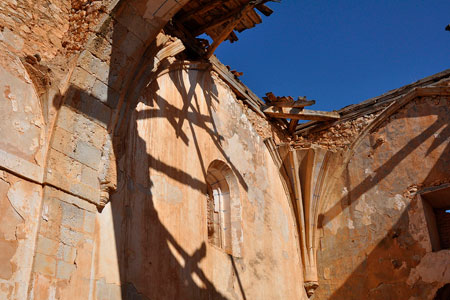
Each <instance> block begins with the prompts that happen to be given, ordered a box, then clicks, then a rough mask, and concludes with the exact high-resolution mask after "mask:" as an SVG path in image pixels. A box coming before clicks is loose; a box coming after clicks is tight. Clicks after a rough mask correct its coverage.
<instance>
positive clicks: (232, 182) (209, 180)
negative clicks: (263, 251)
mask: <svg viewBox="0 0 450 300" xmlns="http://www.w3.org/2000/svg"><path fill="white" fill-rule="evenodd" d="M206 185H207V222H208V240H209V242H210V243H211V244H212V245H215V246H217V247H219V248H221V249H223V250H224V251H225V252H227V253H228V254H231V255H233V256H236V257H240V256H241V245H242V224H241V219H242V217H241V201H240V197H239V185H238V182H237V179H236V176H235V175H234V173H233V171H232V170H231V168H230V167H229V166H228V165H227V164H226V163H224V162H223V161H220V160H215V161H213V162H212V163H211V164H210V165H209V168H208V172H207V175H206Z"/></svg>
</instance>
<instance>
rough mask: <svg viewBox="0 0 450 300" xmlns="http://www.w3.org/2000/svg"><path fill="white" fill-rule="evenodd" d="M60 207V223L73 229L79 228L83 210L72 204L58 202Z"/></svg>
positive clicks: (81, 223) (81, 222) (81, 224)
mask: <svg viewBox="0 0 450 300" xmlns="http://www.w3.org/2000/svg"><path fill="white" fill-rule="evenodd" d="M60 205H61V208H62V220H61V224H62V225H65V226H69V227H71V228H73V229H77V230H81V228H82V226H83V215H84V211H83V210H82V209H80V208H78V207H76V206H74V205H72V204H68V203H65V202H60Z"/></svg>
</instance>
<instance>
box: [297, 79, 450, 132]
mask: <svg viewBox="0 0 450 300" xmlns="http://www.w3.org/2000/svg"><path fill="white" fill-rule="evenodd" d="M405 95H413V96H414V97H419V96H421V97H424V96H434V95H441V96H448V95H450V88H448V87H441V86H428V87H427V86H425V87H414V88H411V89H409V90H408V91H407V92H405V93H404V94H400V95H396V97H392V96H391V95H388V97H387V98H385V99H381V98H380V97H376V98H374V99H379V101H373V102H372V103H371V104H370V103H366V104H365V105H364V106H362V107H358V106H354V107H352V109H350V110H346V111H344V109H342V110H340V111H338V112H340V115H341V118H340V119H339V121H335V122H331V123H327V124H322V123H320V122H317V121H313V122H309V123H306V124H300V125H298V126H297V128H296V130H295V134H296V135H300V134H308V133H313V132H317V131H322V130H325V129H327V128H329V127H331V126H333V125H336V124H339V123H342V122H345V121H348V120H353V119H356V118H358V117H361V116H364V115H369V114H373V113H377V112H379V111H381V110H383V109H385V108H386V107H387V106H388V105H390V104H391V103H393V102H396V101H399V99H402V98H403V97H404V96H405Z"/></svg>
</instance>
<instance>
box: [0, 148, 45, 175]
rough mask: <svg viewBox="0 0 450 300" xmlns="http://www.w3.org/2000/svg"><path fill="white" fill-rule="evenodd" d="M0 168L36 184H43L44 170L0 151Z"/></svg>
mask: <svg viewBox="0 0 450 300" xmlns="http://www.w3.org/2000/svg"><path fill="white" fill-rule="evenodd" d="M0 168H4V169H6V170H7V171H10V172H12V173H14V174H17V175H19V176H22V177H24V178H26V179H29V180H31V181H34V182H36V183H41V184H42V183H43V180H44V168H43V167H40V166H38V165H36V164H33V163H31V162H29V161H27V160H25V159H23V158H20V157H18V156H16V155H14V154H11V153H8V152H5V151H3V150H1V149H0Z"/></svg>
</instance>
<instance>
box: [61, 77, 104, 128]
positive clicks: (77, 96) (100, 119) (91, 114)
mask: <svg viewBox="0 0 450 300" xmlns="http://www.w3.org/2000/svg"><path fill="white" fill-rule="evenodd" d="M94 83H95V78H94V79H93V82H92V86H93V85H94ZM65 104H66V105H68V106H70V107H72V108H73V109H75V110H77V111H78V112H81V113H82V114H84V115H85V116H87V117H88V118H89V119H91V120H94V121H95V122H96V123H97V124H99V125H101V126H102V127H105V128H106V127H107V126H108V124H109V121H110V118H111V108H109V107H108V106H107V105H105V104H103V103H102V102H101V101H99V100H97V99H96V98H95V97H94V96H92V95H90V94H89V93H87V92H83V91H80V90H72V91H70V92H68V96H67V98H66V102H65Z"/></svg>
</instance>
